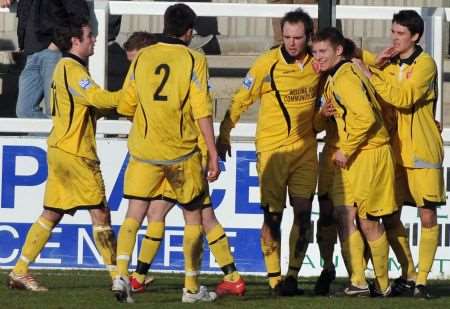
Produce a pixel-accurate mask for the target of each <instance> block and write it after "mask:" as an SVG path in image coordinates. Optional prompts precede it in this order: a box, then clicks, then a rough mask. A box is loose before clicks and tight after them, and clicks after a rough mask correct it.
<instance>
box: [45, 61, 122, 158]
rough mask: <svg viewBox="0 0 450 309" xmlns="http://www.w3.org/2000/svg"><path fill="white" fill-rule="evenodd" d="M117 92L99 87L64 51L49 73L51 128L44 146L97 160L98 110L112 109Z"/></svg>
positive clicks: (116, 99)
mask: <svg viewBox="0 0 450 309" xmlns="http://www.w3.org/2000/svg"><path fill="white" fill-rule="evenodd" d="M119 97H120V92H109V91H106V90H103V89H102V88H100V87H99V86H98V85H97V84H96V83H95V82H94V81H93V80H92V79H91V77H90V75H89V72H88V70H87V67H86V64H85V63H84V62H83V61H82V60H81V59H80V58H78V57H77V56H75V55H72V54H64V57H63V58H62V59H61V60H60V61H59V62H58V64H57V65H56V67H55V71H54V72H53V82H52V91H51V96H50V105H51V111H52V122H53V128H52V131H51V132H50V135H49V137H48V142H47V143H48V146H52V147H57V148H59V149H61V150H64V151H65V152H68V153H70V154H73V155H76V156H80V157H85V158H88V159H91V160H98V157H97V151H96V143H95V128H96V122H97V113H96V110H97V108H98V109H106V108H114V107H116V106H117V104H118V102H119Z"/></svg>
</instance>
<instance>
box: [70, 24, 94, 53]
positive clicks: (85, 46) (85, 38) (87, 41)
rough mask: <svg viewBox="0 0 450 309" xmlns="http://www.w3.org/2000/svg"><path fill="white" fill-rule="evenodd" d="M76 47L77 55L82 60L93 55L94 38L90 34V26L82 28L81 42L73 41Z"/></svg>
mask: <svg viewBox="0 0 450 309" xmlns="http://www.w3.org/2000/svg"><path fill="white" fill-rule="evenodd" d="M75 41H76V45H77V47H78V54H79V55H80V56H81V57H82V58H88V57H89V56H92V55H93V54H94V45H95V41H96V39H95V36H94V34H93V33H92V29H91V27H90V26H84V27H83V28H82V37H81V40H79V39H75Z"/></svg>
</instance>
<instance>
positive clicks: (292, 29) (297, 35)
mask: <svg viewBox="0 0 450 309" xmlns="http://www.w3.org/2000/svg"><path fill="white" fill-rule="evenodd" d="M306 40H307V37H306V34H305V26H304V25H303V23H302V22H297V23H289V22H286V23H285V24H284V25H283V44H284V47H285V49H286V51H287V52H288V54H289V55H290V56H292V57H295V58H298V57H299V56H300V55H301V54H303V53H305V51H306V46H307V41H306Z"/></svg>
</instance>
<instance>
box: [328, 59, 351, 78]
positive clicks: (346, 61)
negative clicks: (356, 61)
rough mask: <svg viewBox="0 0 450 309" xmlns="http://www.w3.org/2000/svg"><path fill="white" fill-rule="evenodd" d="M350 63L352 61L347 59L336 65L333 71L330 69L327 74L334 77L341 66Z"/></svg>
mask: <svg viewBox="0 0 450 309" xmlns="http://www.w3.org/2000/svg"><path fill="white" fill-rule="evenodd" d="M349 62H351V61H350V60H347V59H344V60H341V61H340V62H339V63H338V64H336V65H335V66H334V67H333V68H332V69H329V70H328V71H327V73H328V74H329V75H331V76H333V75H334V74H336V72H337V70H339V68H340V67H341V66H343V65H344V64H346V63H349Z"/></svg>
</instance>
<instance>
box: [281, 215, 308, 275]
mask: <svg viewBox="0 0 450 309" xmlns="http://www.w3.org/2000/svg"><path fill="white" fill-rule="evenodd" d="M306 224H308V227H303V229H302V226H301V225H299V224H292V227H291V233H290V234H289V268H288V272H287V274H286V277H289V276H291V277H294V278H297V277H298V273H299V271H300V268H301V267H302V264H303V259H304V258H305V255H306V250H307V249H308V244H309V231H310V229H309V225H310V222H309V221H308V222H307V223H306Z"/></svg>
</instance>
